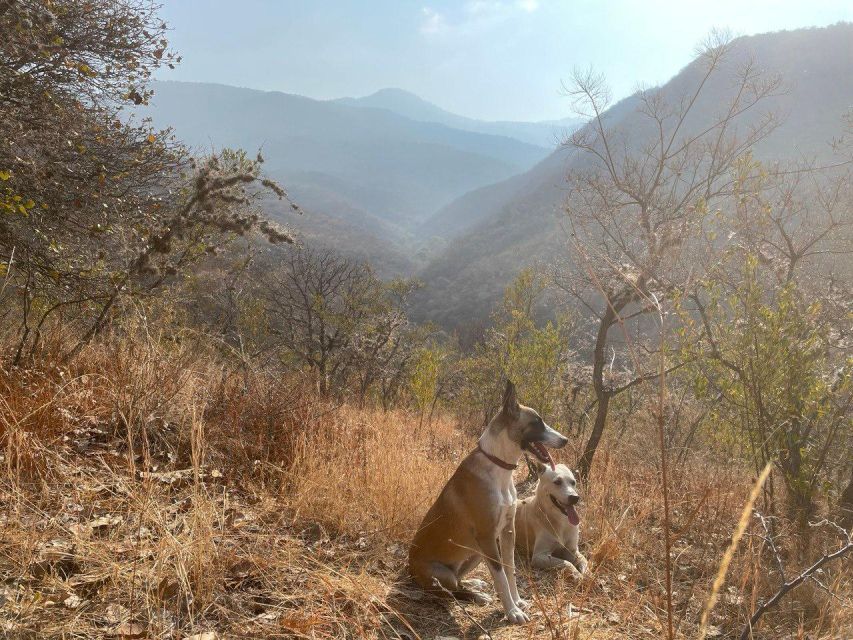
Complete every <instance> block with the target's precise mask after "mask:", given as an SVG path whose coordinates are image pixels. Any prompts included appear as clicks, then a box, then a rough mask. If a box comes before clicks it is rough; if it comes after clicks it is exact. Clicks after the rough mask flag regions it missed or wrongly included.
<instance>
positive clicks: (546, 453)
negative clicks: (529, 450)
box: [533, 442, 556, 471]
mask: <svg viewBox="0 0 853 640" xmlns="http://www.w3.org/2000/svg"><path fill="white" fill-rule="evenodd" d="M533 446H534V447H535V448H536V451H537V452H538V453H539V454H541V455H542V456H544V457H545V458H547V459H548V464H549V465H551V471H555V470H556V465H555V464H554V458H552V457H551V452H550V451H548V447H546V446H545V445H543V444H540V443H538V442H534V443H533Z"/></svg>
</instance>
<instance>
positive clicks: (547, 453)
mask: <svg viewBox="0 0 853 640" xmlns="http://www.w3.org/2000/svg"><path fill="white" fill-rule="evenodd" d="M542 450H543V451H544V452H545V455H546V456H548V464H550V465H551V471H556V470H557V467H556V465H555V464H554V458H552V457H551V452H550V451H548V448H547V447H542Z"/></svg>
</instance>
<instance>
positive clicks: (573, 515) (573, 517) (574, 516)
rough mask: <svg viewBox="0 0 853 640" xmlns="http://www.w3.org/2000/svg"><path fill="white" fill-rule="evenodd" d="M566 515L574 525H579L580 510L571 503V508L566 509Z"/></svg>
mask: <svg viewBox="0 0 853 640" xmlns="http://www.w3.org/2000/svg"><path fill="white" fill-rule="evenodd" d="M566 516H567V517H568V518H569V524H571V525H572V526H575V527H576V526H578V525H579V524H580V523H581V519H580V518H579V517H578V512H577V511H575V506H574V505H569V508H568V509H567V510H566Z"/></svg>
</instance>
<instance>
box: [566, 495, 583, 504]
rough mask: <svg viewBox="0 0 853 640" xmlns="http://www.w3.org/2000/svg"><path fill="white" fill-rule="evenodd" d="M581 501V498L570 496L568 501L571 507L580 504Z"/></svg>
mask: <svg viewBox="0 0 853 640" xmlns="http://www.w3.org/2000/svg"><path fill="white" fill-rule="evenodd" d="M580 500H581V499H580V497H579V496H569V500H568V502H569V504H570V505H572V506H574V505H576V504H577V503H578V502H580Z"/></svg>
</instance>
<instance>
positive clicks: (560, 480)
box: [554, 478, 563, 487]
mask: <svg viewBox="0 0 853 640" xmlns="http://www.w3.org/2000/svg"><path fill="white" fill-rule="evenodd" d="M554 484H555V485H557V486H558V487H559V486H561V485H562V484H563V479H562V478H557V479H556V480H554Z"/></svg>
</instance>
